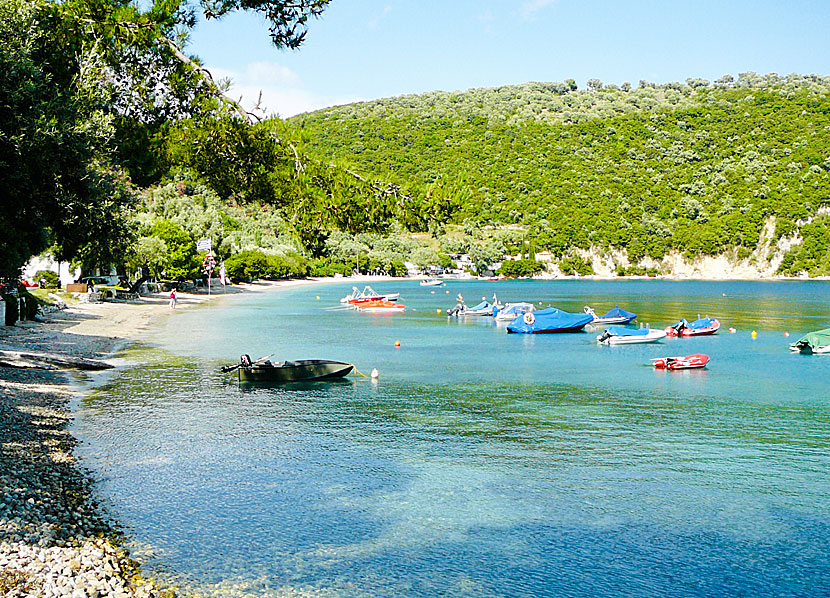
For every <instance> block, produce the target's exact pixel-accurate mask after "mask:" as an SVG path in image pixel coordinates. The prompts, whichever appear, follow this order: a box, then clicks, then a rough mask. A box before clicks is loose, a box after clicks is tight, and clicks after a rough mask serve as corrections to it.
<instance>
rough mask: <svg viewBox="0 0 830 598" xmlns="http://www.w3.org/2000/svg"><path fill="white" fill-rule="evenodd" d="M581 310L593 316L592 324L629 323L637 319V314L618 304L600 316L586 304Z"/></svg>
mask: <svg viewBox="0 0 830 598" xmlns="http://www.w3.org/2000/svg"><path fill="white" fill-rule="evenodd" d="M582 311H584V312H585V313H586V314H588V315H590V316H592V317H593V318H594V320H593V322H592V324H629V323H631V322H633V321H634V320H635V319H637V314H635V313H632V312H630V311H625V310H624V309H622V308H621V307H620V306H618V305H615V306H614V308H613V309H610V310H608V313H605V314H602V315H601V316H599V315H597V314H596V313H595V312H594V310H593V309H592V308H591V306H589V305H586V306H585V307H584V308H583V310H582Z"/></svg>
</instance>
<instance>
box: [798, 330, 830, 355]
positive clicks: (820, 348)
mask: <svg viewBox="0 0 830 598" xmlns="http://www.w3.org/2000/svg"><path fill="white" fill-rule="evenodd" d="M790 351H796V352H798V353H802V354H803V355H814V354H815V355H823V354H824V355H827V354H830V328H825V329H824V330H816V331H815V332H810V333H809V334H805V335H804V336H802V337H801V338H800V339H798V340H797V341H795V342H794V343H793V344H791V345H790Z"/></svg>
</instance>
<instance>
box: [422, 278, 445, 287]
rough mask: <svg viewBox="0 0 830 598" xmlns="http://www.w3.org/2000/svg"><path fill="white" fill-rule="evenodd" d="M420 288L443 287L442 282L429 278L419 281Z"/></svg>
mask: <svg viewBox="0 0 830 598" xmlns="http://www.w3.org/2000/svg"><path fill="white" fill-rule="evenodd" d="M421 286H422V287H442V286H444V281H443V280H440V279H438V278H431V279H429V280H422V281H421Z"/></svg>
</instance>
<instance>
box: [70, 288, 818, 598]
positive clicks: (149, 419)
mask: <svg viewBox="0 0 830 598" xmlns="http://www.w3.org/2000/svg"><path fill="white" fill-rule="evenodd" d="M680 284H685V283H680ZM734 284H735V283H724V285H712V286H711V287H709V288H706V287H705V285H704V288H702V289H701V288H700V287H699V286H694V285H693V286H689V287H684V288H688V289H690V293H691V297H692V298H691V299H688V298H687V299H683V298H673V299H671V300H665V301H664V299H665V297H659V296H655V294H654V293H651V295H647V294H645V293H644V292H642V289H643V288H646V289H654V288H655V287H641V286H640V285H631V286H630V287H625V288H626V289H628V290H627V293H628V294H625V293H623V292H622V291H621V290H620V289H621V287H620V286H616V287H612V288H613V289H614V293H615V294H616V297H618V298H620V301H619V302H620V303H621V304H623V302H624V303H625V306H626V308H628V307H629V306H630V305H632V304H634V305H637V307H636V308H635V309H634V311H638V310H639V313H641V314H644V315H645V317H648V318H651V319H653V320H654V321H665V320H666V319H668V317H669V314H670V313H671V314H675V313H689V312H690V310H696V309H697V307H698V306H703V308H702V309H703V310H704V311H705V310H706V302H705V301H704V300H703V298H704V297H708V299H707V300H708V301H710V302H711V304H712V305H713V306H714V307H718V305H717V304H718V303H719V302H722V301H726V300H727V299H728V300H729V301H730V302H731V303H729V304H728V305H729V306H730V307H729V308H728V309H727V308H726V307H725V306H726V305H727V304H724V305H721V306H720V309H719V311H715V310H714V309H713V310H709V311H708V313H709V314H710V315H715V314H716V315H718V317H720V318H721V319H722V320H724V321H725V322H729V323H733V322H741V321H742V320H740V319H739V318H745V321H746V322H747V323H748V322H750V321H751V320H752V319H753V317H754V316H751V314H757V313H760V312H761V311H764V310H767V309H771V308H772V306H775V305H778V304H780V305H781V309H780V310H779V311H778V313H779V314H783V315H781V316H780V317H790V316H788V312H787V311H786V309H785V308H784V306H785V305H790V304H791V303H792V302H793V301H796V300H797V301H801V302H802V305H803V304H804V303H803V302H805V301H806V303H807V304H809V305H812V306H813V307H812V309H813V310H814V311H813V312H811V313H806V314H801V315H799V316H798V318H799V319H798V321H799V322H800V323H802V324H803V323H804V322H805V321H807V320H808V319H809V318H812V317H816V319H819V318H820V317H822V314H824V313H825V312H822V311H821V309H822V308H821V305H823V304H822V302H821V301H820V300H819V297H817V296H811V295H809V293H805V292H801V293H800V294H799V293H797V292H796V290H797V287H784V291H782V292H776V293H772V295H771V296H769V295H768V294H767V293H765V292H755V290H752V289H750V291H746V290H744V291H741V289H744V287H743V286H741V285H737V286H730V285H734ZM378 287H380V285H378ZM474 288H476V287H474ZM535 288H537V287H532V286H530V287H527V288H525V287H523V285H521V284H519V283H517V285H516V286H515V287H514V286H507V287H503V289H502V290H500V291H499V297H503V296H504V295H509V294H510V293H511V292H515V294H516V296H517V297H519V296H522V295H523V294H525V293H526V292H527V290H528V289H535ZM539 288H540V289H541V290H540V292H539V296H544V297H543V298H546V299H547V300H550V301H558V302H560V303H564V302H565V301H566V300H568V301H570V302H572V303H574V304H576V305H578V309H581V305H579V304H582V303H590V304H592V305H593V304H597V305H601V306H603V307H604V305H605V304H603V303H602V301H600V299H602V298H603V297H604V296H606V295H607V289H605V288H604V287H592V286H591V284H585V285H584V286H583V287H580V289H582V290H583V291H584V292H582V293H580V295H586V296H588V297H589V298H591V297H592V296H591V293H592V292H595V291H596V298H592V299H591V301H587V300H585V299H579V300H577V299H575V298H574V297H573V296H572V295H573V293H572V292H571V291H572V290H573V287H568V286H567V285H564V286H558V285H552V286H550V287H547V286H546V287H539ZM721 288H725V289H726V291H720V289H721ZM754 288H755V287H753V289H754ZM763 288H764V289H766V288H767V287H763ZM809 288H810V289H814V288H815V287H809ZM819 288H826V287H819ZM545 289H548V290H545ZM696 289H697V290H696ZM715 289H717V291H718V293H717V294H715V292H713V291H714V290H715ZM378 290H379V291H381V292H382V291H383V290H385V289H383V288H378ZM306 292H308V291H306ZM415 292H416V290H414V289H413V291H412V293H415ZM722 292H727V298H723V297H722V296H721V295H720V293H722ZM311 293H312V294H320V295H321V296H323V295H325V294H326V293H325V292H323V291H319V290H317V289H315V290H314V291H311ZM453 293H455V290H453ZM696 293H697V295H696ZM741 293H743V294H744V295H746V296H745V297H743V296H742V295H741ZM328 294H331V295H333V296H337V297H339V296H342V295H343V294H344V293H343V292H342V291H341V290H338V289H337V288H333V289H331V290H329V291H328ZM465 294H470V296H476V295H477V294H480V293H476V291H475V290H473V291H472V292H471V293H466V292H465ZM453 296H454V295H453ZM488 296H489V295H488ZM525 296H526V295H525ZM805 296H806V297H807V299H805V298H804V297H805ZM304 297H305V296H304V295H303V292H300V291H297V292H295V293H293V294H288V295H284V296H281V297H273V298H271V299H269V301H271V303H268V304H262V305H260V306H258V307H256V309H257V310H259V312H258V313H260V312H261V313H260V315H259V320H258V322H259V330H261V331H262V330H265V331H268V334H269V335H270V336H271V338H280V345H281V347H282V348H283V349H284V350H286V351H290V352H291V353H292V355H291V356H292V357H296V358H302V357H305V356H312V357H313V356H318V357H320V356H321V355H319V353H318V354H314V352H315V351H317V352H319V351H320V350H321V347H322V348H325V350H326V353H327V354H326V355H324V357H331V358H334V359H337V358H338V357H340V358H342V357H343V356H342V355H340V354H338V352H339V351H341V350H342V351H343V352H349V353H350V354H351V356H352V357H353V358H354V359H353V360H354V361H357V362H358V363H361V364H362V363H364V362H366V363H368V365H374V364H377V365H379V366H380V367H379V369H381V372H382V376H381V379H380V381H379V382H378V383H377V384H374V385H373V384H371V383H370V382H368V381H366V380H364V379H355V380H352V381H348V382H345V383H341V384H331V383H325V384H324V383H316V384H313V385H306V386H303V387H300V388H296V387H295V388H288V387H273V388H262V387H256V388H250V387H249V388H243V387H240V386H239V385H238V384H236V383H235V381H234V380H235V379H233V378H228V377H227V376H223V375H221V374H219V373H218V372H217V370H218V367H219V366H220V365H223V364H224V363H227V359H228V358H227V355H226V354H227V353H230V354H231V355H235V354H237V353H241V352H252V353H253V352H254V351H253V349H250V346H255V345H256V344H257V343H258V342H260V339H258V338H257V337H255V336H252V335H250V334H249V335H248V336H247V337H246V336H244V335H239V336H237V334H236V332H233V331H237V330H239V328H238V327H234V326H233V325H232V324H231V322H233V321H235V320H236V319H237V318H239V317H241V316H240V313H239V312H238V311H237V312H234V311H233V310H226V311H221V312H220V311H214V312H210V314H211V320H210V322H207V323H206V325H205V326H204V327H203V328H201V330H203V333H202V334H204V335H205V338H216V337H215V336H213V335H215V334H217V330H219V329H225V330H229V331H232V332H229V333H228V336H227V337H223V338H225V339H226V341H227V342H225V343H223V346H222V347H221V352H220V350H219V349H218V348H217V347H214V346H211V345H210V343H207V342H197V343H196V345H194V347H195V348H196V349H198V353H199V355H198V357H199V359H192V358H171V357H170V356H169V355H164V354H156V353H153V354H152V355H151V356H154V359H151V360H150V362H149V363H148V364H146V365H145V366H142V367H137V368H133V369H130V370H127V371H125V372H123V374H122V375H121V376H119V377H118V378H117V379H115V380H114V381H113V382H112V383H111V384H110V385H109V386H108V387H107V388H105V389H103V390H102V391H100V392H99V393H98V394H96V395H95V396H93V397H92V398H91V399H90V400H89V401H88V402H87V404H86V406H85V407H84V409H83V410H82V412H81V413H80V414H79V419H78V426H79V428H80V429H81V432H82V434H83V435H84V437H85V438H86V439H87V444H86V445H85V447H84V449H83V450H84V451H85V458H86V461H87V464H90V465H92V466H93V467H95V468H97V470H98V471H99V472H103V475H105V476H106V477H105V478H104V481H103V482H102V483H101V485H100V491H101V493H102V495H103V496H105V497H106V498H107V499H108V501H109V502H110V503H111V505H112V508H113V511H114V512H115V513H116V514H117V516H118V517H119V519H120V520H121V521H122V522H124V523H125V524H126V525H127V526H128V528H129V530H130V531H131V533H132V534H133V535H134V536H135V537H136V538H138V539H139V540H140V541H141V542H143V543H145V544H147V545H150V546H151V547H153V550H154V551H155V554H156V556H155V557H152V558H151V559H150V562H151V564H152V565H153V566H154V567H157V568H158V569H159V570H162V571H166V572H167V574H168V575H170V576H172V577H173V578H175V579H177V580H179V581H186V582H187V583H189V584H193V587H195V588H198V589H199V591H202V592H204V593H206V594H215V595H220V594H223V595H225V594H228V593H229V594H231V595H247V596H284V595H294V594H308V593H323V594H325V595H332V596H364V595H371V596H383V595H389V596H400V595H407V596H434V595H438V594H449V595H453V596H549V595H564V596H568V595H574V596H576V595H580V596H581V595H592V596H593V595H596V596H619V595H638V596H665V595H671V594H681V595H691V596H712V595H719V596H720V595H723V596H745V595H753V596H780V595H823V594H825V593H827V591H828V590H830V587H828V583H830V582H828V581H827V580H828V579H830V576H828V575H827V573H828V563H830V558H828V557H830V545H828V538H830V534H828V531H830V530H829V529H828V516H830V500H828V498H827V497H828V496H830V475H828V474H830V469H829V468H828V466H829V465H830V463H828V459H830V457H828V455H830V451H829V450H828V449H829V448H830V446H828V445H830V408H829V407H830V406H829V405H828V401H827V399H828V396H827V393H826V380H827V374H828V373H830V369H829V368H830V359H825V360H822V359H821V358H812V359H810V358H807V359H804V358H803V356H798V355H790V354H789V353H787V351H786V344H785V342H786V341H784V339H783V335H780V334H779V335H775V334H774V332H775V330H774V327H766V328H764V327H760V328H761V334H760V335H759V337H758V339H755V340H752V339H751V338H750V337H749V335H748V334H736V335H728V334H724V335H720V336H719V337H714V338H710V339H693V340H692V339H688V340H676V341H674V342H671V343H665V344H664V345H662V346H657V347H656V348H655V347H648V346H639V347H599V346H597V345H596V344H595V343H592V342H591V338H592V337H591V335H588V334H582V335H562V336H556V337H533V336H523V337H516V336H514V335H510V336H509V337H508V336H507V335H506V334H504V333H503V331H501V330H499V329H497V328H494V327H487V326H483V325H481V324H479V323H469V324H466V323H463V322H456V321H453V322H450V321H448V320H447V319H446V318H434V317H427V316H425V315H423V314H425V313H428V310H429V309H430V308H432V312H433V313H434V312H435V309H436V302H437V301H436V299H435V296H431V297H430V296H429V295H426V294H425V295H424V296H419V295H414V298H415V300H413V301H411V303H412V304H413V305H414V306H415V307H416V308H418V309H419V311H418V312H416V315H415V316H414V317H412V318H410V319H406V318H404V319H387V320H385V321H384V322H383V323H382V324H378V322H379V321H378V320H375V319H372V320H369V319H364V320H360V322H361V324H360V326H357V325H356V324H354V321H353V320H350V319H348V318H349V317H350V316H353V315H354V314H349V313H345V312H343V313H325V312H324V315H322V316H321V315H320V311H319V310H318V309H316V308H307V307H306V306H307V305H308V304H311V305H314V304H313V303H311V302H308V301H307V299H308V298H307V297H306V298H305V299H304ZM794 297H798V298H797V299H794ZM810 297H812V298H810ZM419 298H420V299H419ZM504 298H505V299H507V297H504ZM623 299H624V300H625V301H623ZM259 300H260V299H257V300H256V301H259ZM262 300H264V299H262ZM406 300H407V301H408V302H409V299H408V298H407V299H406ZM605 301H606V303H607V301H608V300H607V299H605ZM408 304H409V303H408ZM658 304H659V306H658ZM266 305H267V306H268V308H267V309H266ZM644 306H645V307H646V309H643V307H644ZM647 306H651V309H652V310H653V312H651V313H650V312H649V311H648V307H647ZM242 307H243V304H240V305H239V306H237V307H236V309H237V310H240V309H242ZM572 309H573V308H572ZM823 309H826V307H825V308H823ZM729 310H733V311H729ZM284 312H289V313H293V314H295V315H294V316H293V317H292V318H291V321H288V322H287V321H286V318H285V317H284V315H283V314H284ZM205 313H207V312H205ZM722 314H725V315H722ZM742 314H743V315H742ZM178 315H179V314H177V317H176V318H175V320H179V319H180V318H178ZM693 315H696V314H693ZM197 317H198V314H196V313H194V314H188V315H187V316H186V318H182V319H181V320H182V321H183V322H185V323H184V324H183V323H182V322H176V321H171V328H170V329H168V330H167V331H165V332H164V333H163V334H167V335H171V336H170V337H168V340H169V338H171V337H172V336H175V334H176V333H175V332H171V331H175V330H176V329H177V327H178V326H185V325H186V326H188V327H189V328H188V329H189V330H194V329H198V328H196V327H194V326H193V319H194V318H197ZM641 317H642V316H641ZM672 317H673V315H672ZM793 317H795V316H793ZM365 322H368V324H365ZM318 324H319V326H318ZM364 325H365V326H367V327H368V328H366V327H364ZM726 325H729V324H726ZM214 326H215V327H216V328H214ZM378 326H380V327H378ZM743 326H744V324H739V325H738V326H736V327H738V328H739V329H741V328H742V327H743ZM318 328H320V329H322V332H321V330H318ZM298 330H302V333H298ZM397 338H401V339H402V346H401V348H400V349H395V348H394V347H393V345H392V342H391V341H393V340H395V339H397ZM321 339H324V340H321ZM189 340H190V342H193V341H194V340H196V341H198V340H199V339H194V338H193V335H192V334H191V337H190V339H189ZM165 342H167V341H165ZM235 344H238V345H240V347H241V346H242V345H243V344H244V345H248V347H244V348H247V349H248V351H240V350H239V348H240V347H236V346H234V345H235ZM169 346H173V347H176V346H178V347H179V348H181V346H182V345H176V343H175V342H171V343H170V344H169ZM687 347H694V352H699V351H704V352H708V353H710V354H711V355H712V362H711V363H712V365H711V366H710V368H709V369H708V370H705V371H687V372H661V371H654V370H653V369H652V368H651V367H650V366H649V365H648V364H649V358H650V357H652V356H656V355H659V354H677V353H679V352H681V351H684V350H686V348H687ZM255 348H259V347H255ZM261 348H262V349H264V350H263V351H262V354H265V353H269V352H271V350H268V349H270V348H266V347H265V346H264V345H263V346H262V347H261ZM220 353H221V354H220ZM328 353H331V354H328ZM309 354H310V355H309ZM344 360H345V359H344ZM363 367H364V368H366V369H368V366H363ZM102 477H103V476H102Z"/></svg>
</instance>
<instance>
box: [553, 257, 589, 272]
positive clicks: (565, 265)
mask: <svg viewBox="0 0 830 598" xmlns="http://www.w3.org/2000/svg"><path fill="white" fill-rule="evenodd" d="M559 270H561V271H562V274H567V275H572V274H579V275H580V276H588V275H589V274H593V273H594V267H593V266H592V265H591V262H589V261H588V260H586V259H585V258H583V257H582V256H579V255H569V256H566V257H564V258H562V261H560V262H559Z"/></svg>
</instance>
